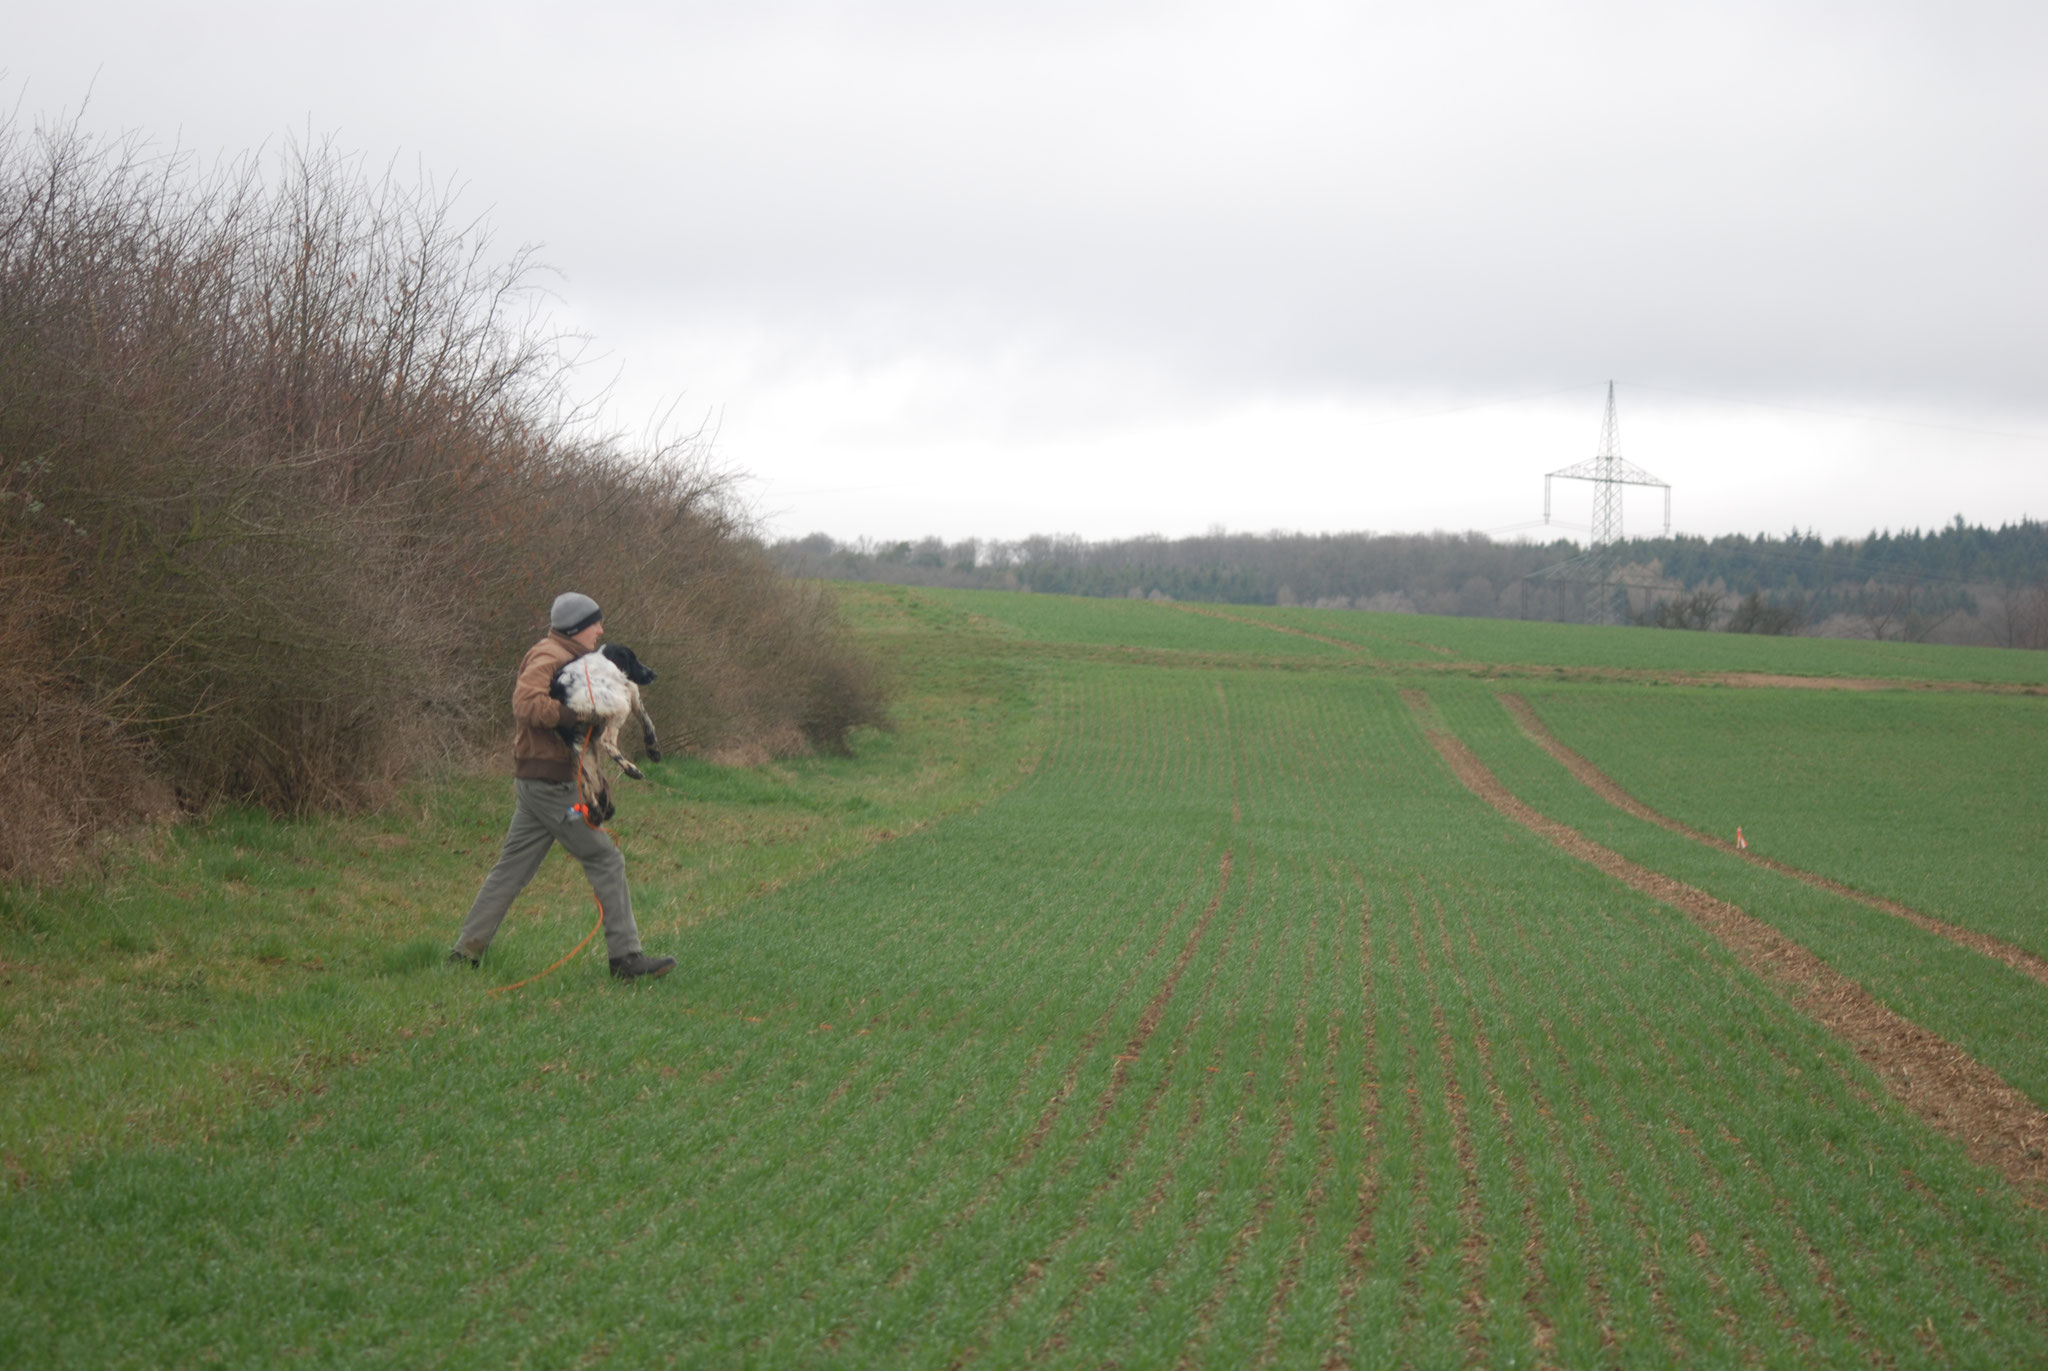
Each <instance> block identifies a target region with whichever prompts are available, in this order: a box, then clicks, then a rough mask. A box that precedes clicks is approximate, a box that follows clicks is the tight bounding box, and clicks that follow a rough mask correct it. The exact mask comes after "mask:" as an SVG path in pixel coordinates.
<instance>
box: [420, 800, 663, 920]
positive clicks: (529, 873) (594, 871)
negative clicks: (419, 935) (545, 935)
mask: <svg viewBox="0 0 2048 1371" xmlns="http://www.w3.org/2000/svg"><path fill="white" fill-rule="evenodd" d="M512 789H513V791H514V793H515V795H516V796H517V803H515V804H514V806H513V809H512V827H511V828H509V829H507V830H506V831H505V849H504V851H503V852H501V853H500V854H499V855H498V864H497V865H496V866H494V867H492V868H491V874H490V875H488V876H486V877H484V884H483V889H481V890H479V891H477V893H476V903H474V904H472V905H471V906H470V907H469V917H468V918H466V919H464V920H463V921H462V932H461V933H460V934H459V935H458V936H457V937H456V939H455V946H456V949H457V950H458V951H461V952H464V953H467V954H468V955H469V956H472V957H480V956H482V955H483V951H484V949H485V948H487V947H489V946H490V945H491V939H492V938H493V937H494V936H496V934H497V932H498V925H499V924H500V923H501V922H503V920H504V918H505V911H506V910H508V909H510V908H511V907H512V900H513V897H514V896H516V895H518V894H519V892H520V891H522V890H524V889H525V888H526V883H527V882H528V881H530V880H532V879H533V873H534V872H536V871H539V870H540V863H541V858H543V857H545V856H547V855H548V849H549V848H550V847H553V846H554V845H555V844H556V843H560V844H561V845H562V846H563V847H565V848H567V849H568V850H569V855H570V856H572V857H574V858H575V859H576V860H577V861H579V862H581V863H582V864H583V874H584V875H585V876H588V877H589V878H590V889H591V891H592V893H594V894H595V895H596V896H597V902H598V904H599V905H600V906H601V907H602V908H603V909H604V945H605V951H606V953H608V954H609V955H610V956H613V957H624V956H628V955H630V954H632V953H635V952H638V951H639V950H640V930H639V929H638V928H636V927H635V926H634V924H633V897H632V896H631V895H630V894H628V893H627V891H626V857H625V854H624V853H622V852H620V851H619V845H618V844H617V843H615V842H613V841H612V837H611V834H609V833H607V832H605V831H604V830H603V829H601V828H592V827H590V826H589V825H588V824H586V823H584V822H583V816H582V815H580V814H576V813H573V812H571V811H570V808H569V807H570V806H571V805H573V804H575V803H576V785H575V783H574V782H573V781H526V780H515V781H513V782H512Z"/></svg>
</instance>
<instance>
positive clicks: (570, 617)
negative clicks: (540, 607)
mask: <svg viewBox="0 0 2048 1371" xmlns="http://www.w3.org/2000/svg"><path fill="white" fill-rule="evenodd" d="M603 617H604V611H603V610H601V609H599V608H598V607H597V601H595V600H593V599H591V598H590V597H589V596H588V595H578V594H577V593H576V592H575V591H573V590H571V591H567V592H565V593H563V594H561V595H557V596H556V597H555V607H554V608H553V609H551V610H549V611H548V624H549V626H550V627H552V628H553V629H554V630H555V631H556V632H557V633H566V634H568V635H569V636H570V637H571V638H573V637H575V636H576V635H577V634H579V633H581V632H582V631H583V630H584V629H586V628H589V627H590V626H591V625H592V624H594V623H596V622H597V621H598V620H599V619H602V618H603Z"/></svg>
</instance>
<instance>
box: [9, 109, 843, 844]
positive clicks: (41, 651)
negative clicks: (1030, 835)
mask: <svg viewBox="0 0 2048 1371" xmlns="http://www.w3.org/2000/svg"><path fill="white" fill-rule="evenodd" d="M453 203H454V202H453V197H452V196H451V195H449V194H448V193H446V192H445V191H443V190H441V189H439V188H436V187H434V186H432V185H431V184H423V185H419V186H413V187H405V186H400V185H398V184H396V183H394V182H393V181H391V180H390V179H389V178H385V179H382V180H378V179H374V178H371V177H368V176H366V175H365V174H364V173H363V170H362V168H361V166H360V164H359V163H358V162H356V161H354V160H351V159H348V158H345V157H342V156H340V155H339V154H337V153H336V152H335V151H334V150H333V149H332V148H331V147H329V146H325V145H320V146H314V147H310V148H298V149H293V150H290V151H288V152H287V153H286V154H285V156H284V157H283V159H282V165H281V169H280V170H279V171H278V172H277V173H276V174H274V175H272V176H269V177H265V176H264V175H262V174H260V169H259V167H258V166H257V164H256V163H254V162H248V161H245V162H242V163H237V164H234V165H230V166H227V167H224V168H220V169H217V170H214V171H212V172H210V173H204V174H202V173H201V172H200V171H199V169H198V168H196V167H195V166H194V165H193V164H192V163H191V162H190V160H189V159H187V158H182V157H178V156H160V155H157V154H154V153H152V152H151V151H150V150H149V149H148V147H147V146H146V145H145V144H143V143H142V142H141V141H140V140H138V139H134V138H129V139H125V140H114V141H103V140H97V139H94V138H91V137H89V136H87V135H85V134H83V133H81V132H79V131H78V130H77V129H75V128H65V129H56V130H47V129H45V130H37V131H34V132H25V131H23V130H22V129H20V128H19V127H16V126H13V125H7V126H0V528H4V531H5V534H6V538H7V544H6V546H7V551H8V563H7V565H6V566H5V567H0V576H4V577H6V578H13V579H8V580H7V581H6V584H5V585H0V590H5V589H6V588H7V586H11V585H13V584H14V583H15V580H16V579H18V580H19V581H20V584H22V585H23V586H27V585H33V586H35V587H37V590H36V597H37V600H36V603H37V604H38V606H39V608H38V611H37V612H36V614H34V615H33V616H30V617H26V618H19V619H17V620H16V621H15V628H16V629H19V630H20V631H22V632H26V634H27V637H26V638H24V639H23V640H22V641H21V642H20V643H19V644H16V643H15V642H13V641H11V640H9V641H7V642H5V643H4V644H0V647H5V648H8V649H13V650H9V651H7V652H6V656H5V659H4V662H0V701H14V700H23V699H25V700H31V701H34V702H35V708H36V709H38V710H42V711H46V712H48V711H57V710H58V709H59V702H62V708H63V709H66V710H71V711H73V712H75V713H76V714H77V718H78V719H79V720H81V721H84V722H81V723H80V725H79V730H80V731H79V732H78V737H79V738H81V739H87V738H97V739H101V740H102V742H105V744H106V745H107V746H110V747H113V748H114V749H115V751H117V752H119V753H121V754H122V755H124V756H128V757H129V758H131V761H130V764H129V769H130V772H132V773H134V775H133V777H131V781H130V783H129V786H130V788H131V789H132V790H134V791H135V793H136V794H137V795H140V794H141V793H142V792H143V791H144V790H146V789H148V786H147V785H146V784H144V782H143V781H142V780H140V779H136V778H137V777H140V776H141V775H143V774H145V773H144V772H141V771H137V770H136V767H137V766H138V765H140V766H145V767H146V769H147V770H146V774H147V775H150V776H154V777H157V778H160V779H161V780H162V782H164V783H166V784H168V785H169V786H170V787H171V788H172V789H173V790H174V791H175V794H176V795H177V797H178V799H179V800H180V801H181V802H182V803H184V804H185V805H186V806H188V807H197V806H204V805H206V804H210V803H212V802H215V801H218V800H221V799H234V800H240V801H247V802H254V803H258V804H262V805H265V806H268V807H270V808H273V809H276V810H279V811H283V812H303V811H308V810H316V809H329V808H349V807H355V806H360V805H363V804H367V803H373V802H375V801H376V800H377V799H378V798H380V797H381V796H383V795H384V794H386V793H387V792H388V789H389V787H390V786H391V785H392V784H393V783H394V782H395V781H396V780H398V779H400V778H401V777H402V776H403V775H404V774H405V773H406V772H407V770H408V768H410V767H411V766H413V765H414V764H415V763H416V762H417V761H418V760H419V759H420V758H421V757H423V756H432V755H434V754H435V752H436V751H437V750H440V749H444V748H446V747H449V746H451V745H453V744H457V743H469V742H474V741H475V740H476V739H478V738H479V737H480V736H483V735H485V734H489V733H493V732H495V731H497V730H499V729H502V728H504V727H506V720H505V701H504V699H502V698H501V697H502V696H503V695H505V693H506V692H505V689H504V683H505V678H506V675H507V672H508V669H509V667H510V666H511V664H512V663H513V662H514V661H516V659H517V655H518V653H519V651H520V650H521V649H522V648H523V647H524V646H525V645H526V643H527V642H529V641H530V640H531V634H532V632H533V630H534V628H535V624H536V614H537V613H539V612H542V611H544V609H545V606H546V604H547V602H548V601H549V600H550V599H551V598H552V597H553V596H554V595H555V594H556V593H557V592H559V591H560V590H562V589H565V588H570V587H574V588H577V589H582V590H585V591H587V592H588V593H591V594H594V595H596V596H598V598H599V600H600V602H601V603H605V604H606V605H607V606H608V607H611V608H612V610H613V623H612V627H613V629H614V631H615V632H616V633H619V634H620V635H621V636H627V637H630V638H634V639H637V640H639V641H640V642H643V643H647V644H648V646H649V648H650V651H649V653H648V655H649V656H650V658H653V659H657V660H658V659H659V658H660V657H661V655H662V652H663V651H665V650H671V649H672V651H673V655H674V660H672V661H663V662H662V665H663V666H665V667H667V668H668V675H667V679H665V681H664V682H663V685H664V686H665V687H666V689H665V690H664V692H663V693H664V697H665V698H664V701H663V703H664V707H665V710H666V711H668V712H670V715H671V717H672V718H674V719H676V720H677V721H678V722H679V723H680V725H681V727H680V728H679V729H677V730H676V731H678V732H680V733H682V734H684V735H686V736H689V735H694V736H698V737H701V738H703V739H704V740H705V741H706V743H707V745H719V744H724V743H729V742H731V741H733V740H735V739H738V738H740V737H741V736H742V735H750V736H753V737H757V738H760V737H776V736H779V737H800V738H802V739H804V740H805V741H806V743H807V744H808V745H812V746H819V745H822V746H837V745H843V743H844V739H845V736H846V732H847V730H848V729H850V728H852V727H855V726H857V725H860V724H863V723H873V722H876V721H878V719H879V717H880V706H879V699H878V697H877V695H876V694H875V691H874V688H873V686H872V685H871V684H870V683H869V682H868V681H867V679H866V678H865V676H864V675H863V668H862V667H861V666H860V664H859V663H858V662H857V661H856V660H855V659H853V658H852V657H851V656H850V654H848V652H847V650H846V648H845V646H844V644H843V643H841V642H840V641H839V640H838V638H837V636H836V634H835V633H833V632H832V621H831V616H830V614H829V612H827V611H825V610H823V609H821V607H820V606H819V605H818V603H817V602H816V600H815V598H814V596H813V595H812V594H811V593H810V592H808V591H805V590H803V589H802V588H800V587H797V586H795V585H793V584H792V583H789V582H787V581H785V580H783V579H781V578H779V577H778V576H777V575H776V574H775V573H774V572H773V570H772V568H770V566H769V565H768V563H767V562H766V561H765V559H764V558H762V557H761V555H760V554H759V552H758V550H757V548H756V546H755V544H754V543H753V542H752V541H751V540H750V539H749V538H747V537H746V533H747V530H746V528H745V526H744V521H743V519H742V516H741V515H740V513H739V512H738V510H737V507H736V506H735V505H734V504H733V502H732V500H731V499H730V488H729V482H728V480H727V478H725V477H724V476H722V475H721V474H720V473H718V472H716V471H715V470H713V469H712V468H711V466H710V465H709V464H708V461H707V457H706V453H705V451H704V448H703V445H702V444H701V443H699V442H697V441H696V440H695V439H694V437H685V438H683V439H681V440H680V441H677V442H674V443H669V444H666V445H657V446H656V447H654V448H653V449H652V450H638V451H635V450H629V449H627V448H626V447H624V446H623V445H622V444H620V443H619V442H617V441H616V440H614V439H613V438H611V437H610V436H608V435H606V434H604V433H602V432H599V431H597V430H595V429H594V428H593V427H592V425H591V423H590V416H588V415H587V414H585V413H583V412H581V411H579V409H578V408H577V406H576V405H575V404H574V403H573V402H572V400H571V399H570V397H569V394H568V391H567V389H566V386H565V381H566V378H567V376H568V374H569V372H570V369H571V367H572V366H573V364H574V359H575V340H574V339H569V338H564V337H562V336H559V335H557V334H554V333H551V332H550V331H549V330H548V329H547V328H546V326H545V322H544V319H543V317H542V316H541V314H540V313H539V305H540V297H539V295H538V293H537V291H536V289H535V288H534V282H533V276H534V266H533V260H532V253H531V251H530V249H527V248H520V249H517V250H514V251H512V252H510V253H506V254H500V253H498V252H497V251H496V250H495V249H494V247H493V245H492V242H491V239H490V236H489V234H488V232H487V231H486V230H485V229H484V227H483V226H482V225H480V224H478V223H476V222H465V221H462V220H458V219H457V218H456V217H455V215H454V210H453ZM4 617H5V616H0V618H4ZM22 625H28V626H29V627H27V628H22V627H21V626H22ZM10 631H13V630H10ZM9 717H19V716H17V715H13V714H12V712H11V711H10V714H9ZM50 717H54V715H50ZM60 731H61V730H60ZM52 736H54V735H52ZM66 736H69V735H68V734H67V735H66ZM51 745H52V746H54V744H51ZM85 745H86V744H85V743H83V742H81V743H79V744H78V746H80V747H83V746H85ZM99 745H100V744H98V743H95V744H93V746H99ZM0 746H5V747H13V746H15V744H11V743H7V742H6V741H5V737H4V735H0ZM38 746H40V744H38ZM70 746H71V745H69V744H67V745H66V747H67V748H68V747H70ZM12 755H13V754H11V753H10V756H12ZM134 759H140V761H139V763H138V762H137V761H135V760H134ZM16 760H17V761H22V760H23V759H20V758H17V759H16ZM52 774H54V769H53V767H51V766H48V765H45V764H44V763H43V762H42V761H26V762H25V764H22V765H15V766H10V767H8V769H7V771H6V772H5V773H0V787H12V788H14V793H18V794H21V795H26V794H27V792H26V791H24V790H22V789H21V787H23V786H29V785H34V786H44V785H46V782H45V781H44V780H42V779H36V780H33V781H31V780H25V779H23V778H24V777H27V776H34V777H37V778H44V777H47V776H49V775H52ZM103 774H111V773H104V772H103ZM11 798H13V796H12V795H11V794H0V802H6V801H8V800H9V799H11ZM142 807H143V808H147V806H146V805H144V806H142ZM129 808H130V809H133V808H135V806H133V805H131V806H129ZM87 826H88V827H90V824H88V825H87ZM48 841H49V842H50V843H52V844H55V845H57V846H60V847H61V846H62V845H63V844H62V840H61V839H59V838H56V837H52V838H50V839H49V840H48ZM39 842H40V840H39ZM22 865H23V861H22V859H20V858H10V857H8V856H7V855H5V854H4V853H0V871H5V870H10V869H18V868H21V867H22Z"/></svg>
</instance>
